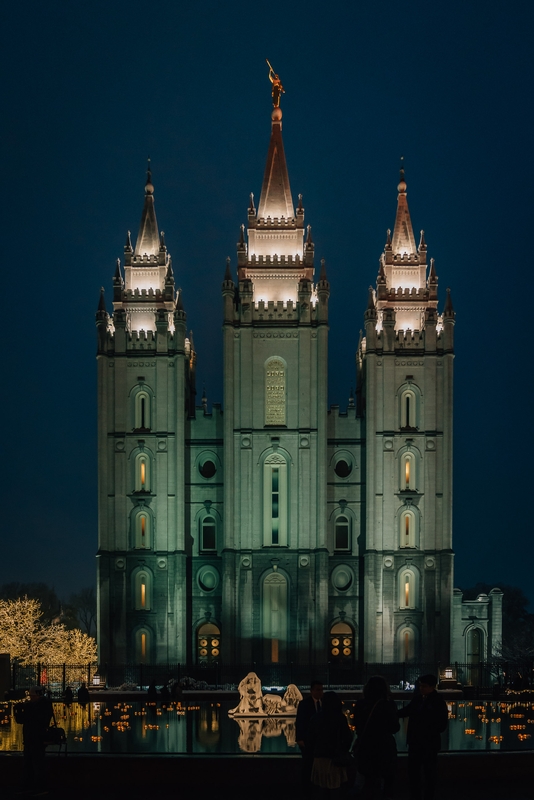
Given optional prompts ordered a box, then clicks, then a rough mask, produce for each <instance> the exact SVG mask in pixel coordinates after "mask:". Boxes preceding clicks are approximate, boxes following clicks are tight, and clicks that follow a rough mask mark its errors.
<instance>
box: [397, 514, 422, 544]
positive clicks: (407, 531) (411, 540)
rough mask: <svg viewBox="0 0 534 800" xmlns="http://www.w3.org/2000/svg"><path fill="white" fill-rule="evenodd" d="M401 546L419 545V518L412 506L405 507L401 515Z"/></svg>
mask: <svg viewBox="0 0 534 800" xmlns="http://www.w3.org/2000/svg"><path fill="white" fill-rule="evenodd" d="M399 520H400V530H399V546H400V547H417V539H418V528H417V523H418V518H417V515H416V513H415V511H414V510H413V509H412V508H403V509H402V511H401V514H400V517H399Z"/></svg>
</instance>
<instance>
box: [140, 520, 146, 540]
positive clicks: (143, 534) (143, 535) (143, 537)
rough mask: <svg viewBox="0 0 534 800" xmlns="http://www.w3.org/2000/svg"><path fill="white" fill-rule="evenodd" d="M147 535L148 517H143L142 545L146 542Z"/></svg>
mask: <svg viewBox="0 0 534 800" xmlns="http://www.w3.org/2000/svg"><path fill="white" fill-rule="evenodd" d="M145 536H146V517H141V542H142V546H144V544H145V541H146V539H145Z"/></svg>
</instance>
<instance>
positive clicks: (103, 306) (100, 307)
mask: <svg viewBox="0 0 534 800" xmlns="http://www.w3.org/2000/svg"><path fill="white" fill-rule="evenodd" d="M447 291H448V290H447ZM98 310H99V311H104V312H105V311H106V298H105V297H104V287H103V286H101V287H100V299H99V301H98Z"/></svg>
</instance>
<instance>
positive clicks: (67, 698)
mask: <svg viewBox="0 0 534 800" xmlns="http://www.w3.org/2000/svg"><path fill="white" fill-rule="evenodd" d="M73 701H74V694H73V692H72V689H71V688H70V686H67V688H66V689H65V694H64V696H63V702H64V703H65V705H66V706H67V708H68V709H70V707H71V705H72V703H73Z"/></svg>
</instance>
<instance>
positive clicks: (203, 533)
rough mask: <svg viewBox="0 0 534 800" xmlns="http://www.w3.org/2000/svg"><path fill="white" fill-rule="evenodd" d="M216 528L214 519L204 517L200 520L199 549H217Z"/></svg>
mask: <svg viewBox="0 0 534 800" xmlns="http://www.w3.org/2000/svg"><path fill="white" fill-rule="evenodd" d="M216 533H217V527H216V523H215V518H214V517H211V516H210V517H204V519H201V520H200V549H201V550H202V551H204V552H205V551H206V550H216V549H217V536H216Z"/></svg>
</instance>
